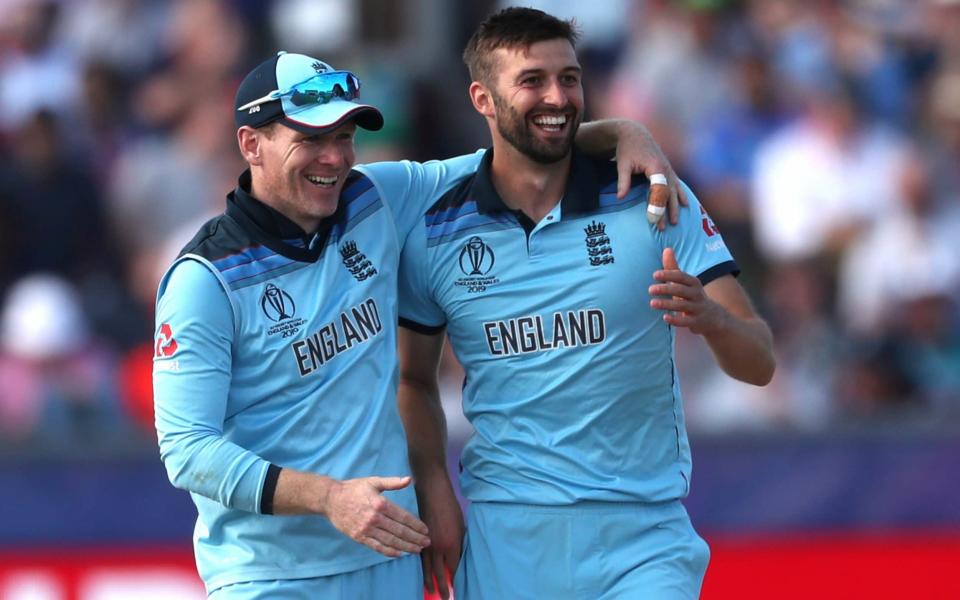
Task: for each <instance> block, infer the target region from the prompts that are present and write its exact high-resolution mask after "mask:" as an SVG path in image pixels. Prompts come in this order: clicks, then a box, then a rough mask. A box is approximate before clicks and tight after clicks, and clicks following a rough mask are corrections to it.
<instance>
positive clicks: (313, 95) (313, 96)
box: [290, 71, 360, 106]
mask: <svg viewBox="0 0 960 600" xmlns="http://www.w3.org/2000/svg"><path fill="white" fill-rule="evenodd" d="M359 97H360V80H359V79H357V76H356V75H354V74H353V73H348V72H347V71H333V72H330V73H320V74H319V75H317V76H316V77H312V78H310V79H308V80H306V81H304V82H303V83H300V84H298V85H296V86H294V88H293V92H292V94H291V96H290V101H291V102H292V103H293V104H294V105H296V106H306V105H309V104H326V103H327V102H330V101H331V100H333V99H334V98H341V99H343V100H354V99H356V98H359Z"/></svg>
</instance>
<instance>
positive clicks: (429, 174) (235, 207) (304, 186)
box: [154, 53, 667, 600]
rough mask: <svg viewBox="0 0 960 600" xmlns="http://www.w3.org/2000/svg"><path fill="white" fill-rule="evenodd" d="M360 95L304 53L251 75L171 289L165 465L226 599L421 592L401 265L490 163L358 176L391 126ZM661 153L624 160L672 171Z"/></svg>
mask: <svg viewBox="0 0 960 600" xmlns="http://www.w3.org/2000/svg"><path fill="white" fill-rule="evenodd" d="M359 93H360V81H359V79H358V78H357V77H356V76H355V75H354V74H352V73H350V72H347V71H338V70H335V69H333V68H331V67H330V66H329V65H327V64H325V63H323V62H322V61H319V60H316V59H314V58H311V57H308V56H304V55H301V54H287V53H280V54H278V55H277V56H275V57H273V58H271V59H269V60H267V61H265V62H263V63H262V64H261V65H259V66H258V67H256V68H255V69H254V70H253V71H251V72H250V74H248V75H247V76H246V78H244V80H243V81H242V83H241V84H240V87H239V89H238V91H237V94H236V99H235V104H234V114H235V121H236V125H237V143H238V146H239V149H240V152H241V153H242V155H243V158H244V159H245V160H246V162H247V163H248V164H249V169H248V170H246V171H245V172H244V173H243V174H242V175H241V176H240V178H239V182H238V185H237V187H236V189H235V190H234V191H232V192H231V193H230V194H228V196H227V201H226V211H225V212H224V213H223V214H222V215H220V216H218V217H216V218H214V219H212V220H211V221H209V222H208V223H207V224H206V225H204V226H203V227H202V228H201V230H200V231H199V232H198V233H197V235H196V236H195V237H194V239H193V240H192V241H191V242H190V243H189V244H187V246H186V247H185V248H184V249H183V251H182V252H181V254H180V256H179V257H178V258H177V260H176V261H175V262H174V264H173V265H172V266H171V267H170V269H169V270H168V271H167V273H166V274H165V275H164V277H163V279H162V281H161V283H160V287H159V291H158V294H157V312H156V315H157V316H156V320H157V330H156V346H155V348H156V353H155V356H154V398H155V405H156V423H157V432H158V437H159V443H160V454H161V458H162V459H163V461H164V464H165V466H166V469H167V472H168V475H169V477H170V480H171V481H172V483H173V484H174V485H176V486H177V487H180V488H183V489H186V490H189V491H190V492H191V494H192V496H193V500H194V503H195V504H196V506H197V512H198V518H197V523H196V528H195V533H194V548H195V553H196V560H197V569H198V571H199V573H200V575H201V577H202V578H203V580H204V583H205V584H206V587H207V591H208V593H209V594H210V597H211V598H217V599H225V598H229V599H236V598H244V599H246V598H285V599H287V598H325V599H334V600H336V599H338V598H342V599H347V598H349V599H354V598H384V599H390V600H394V599H412V598H421V597H422V575H421V563H420V559H419V557H418V556H416V554H417V553H418V552H419V551H420V550H422V549H423V548H424V547H426V546H427V545H428V544H429V543H430V539H429V538H428V530H427V527H426V526H425V524H424V523H423V522H422V521H421V520H420V519H419V518H417V516H416V513H417V506H416V499H415V496H414V491H413V489H412V488H411V487H410V482H411V477H410V467H409V463H408V459H407V446H406V440H405V436H404V430H403V426H402V424H401V421H400V417H399V415H398V411H397V405H396V390H397V354H396V343H397V339H396V329H397V328H396V323H397V277H398V263H399V260H400V250H401V248H402V246H403V243H404V240H405V239H406V237H407V234H408V233H409V232H410V230H411V229H412V228H413V227H414V225H415V223H417V222H418V221H419V219H420V217H421V216H422V214H423V210H424V209H425V208H426V205H427V202H428V201H429V200H430V199H431V198H434V197H436V196H437V195H438V194H442V193H443V192H444V191H446V190H447V189H449V188H450V187H451V186H452V185H453V184H454V183H455V182H456V181H458V180H460V179H462V178H463V177H465V176H467V175H468V174H470V173H472V172H473V171H475V170H476V166H477V163H478V162H479V159H480V155H479V154H475V155H468V156H464V157H459V158H453V159H449V160H446V161H439V162H438V161H434V162H429V163H423V164H420V163H411V162H393V163H377V164H372V165H361V166H357V167H354V160H355V157H354V147H353V139H354V133H355V131H356V128H357V127H363V128H366V129H370V130H377V129H380V127H381V126H382V124H383V117H382V116H381V114H380V112H379V111H378V110H377V109H376V108H374V107H372V106H370V105H367V104H362V103H361V102H360V101H359ZM610 125H612V126H613V128H614V129H618V130H619V126H616V125H615V124H610ZM602 127H604V126H603V125H601V128H602ZM609 133H610V132H609V131H608V132H607V133H603V131H602V129H601V133H600V134H599V138H598V140H599V141H598V144H599V146H598V147H597V149H598V151H600V150H606V151H608V153H609V151H612V150H613V146H612V145H611V146H609V147H604V145H603V140H608V139H610V137H611V136H610V135H608V134H609ZM613 137H616V136H613ZM646 141H648V137H647V136H645V134H644V135H641V136H640V143H636V140H634V142H635V143H634V144H632V147H633V148H634V149H639V151H638V152H633V153H632V154H633V155H631V156H625V157H623V159H624V160H625V161H626V162H627V163H628V164H631V165H633V164H637V162H639V159H638V156H637V154H639V155H640V156H641V157H642V156H650V155H651V153H654V155H656V156H658V157H660V158H662V155H659V149H657V148H655V145H654V146H653V147H651V146H650V145H649V144H648V143H646ZM628 145H631V144H628ZM627 154H631V153H630V152H628V153H627ZM648 162H649V161H648ZM647 167H648V168H652V169H659V168H666V167H667V165H666V164H665V160H663V161H661V160H659V159H657V160H654V161H652V164H648V165H647Z"/></svg>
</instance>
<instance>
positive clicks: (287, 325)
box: [260, 283, 303, 338]
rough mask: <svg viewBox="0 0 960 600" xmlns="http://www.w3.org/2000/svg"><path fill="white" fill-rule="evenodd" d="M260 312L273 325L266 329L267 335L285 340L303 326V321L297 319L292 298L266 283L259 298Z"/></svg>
mask: <svg viewBox="0 0 960 600" xmlns="http://www.w3.org/2000/svg"><path fill="white" fill-rule="evenodd" d="M260 310H262V311H263V315H264V316H265V317H266V318H267V319H269V320H270V321H272V322H273V323H274V324H273V325H271V326H270V327H268V328H267V335H268V336H271V335H279V336H280V337H281V338H287V337H290V336H292V335H293V334H295V333H296V332H297V331H299V329H300V328H301V327H302V326H303V319H301V318H299V317H297V316H296V315H297V305H296V303H295V302H294V301H293V297H292V296H291V295H290V294H288V293H287V292H286V291H285V290H283V289H282V288H279V287H277V286H276V285H274V284H272V283H268V284H267V287H265V288H264V289H263V294H261V296H260Z"/></svg>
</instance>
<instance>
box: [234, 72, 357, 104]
mask: <svg viewBox="0 0 960 600" xmlns="http://www.w3.org/2000/svg"><path fill="white" fill-rule="evenodd" d="M284 96H290V102H291V103H293V105H294V106H302V107H306V106H310V105H313V104H326V103H328V102H330V101H332V100H334V99H336V98H340V99H342V100H355V99H357V98H359V97H360V78H359V77H357V76H356V75H354V74H353V73H351V72H350V71H327V72H325V73H317V74H316V75H313V76H311V77H308V78H307V79H305V80H303V81H301V82H300V83H297V84H294V85H292V86H290V87H288V88H287V89H285V90H273V91H272V92H270V93H269V94H267V95H266V96H262V97H260V98H257V99H256V100H252V101H250V102H247V103H246V104H244V105H243V106H241V107H240V108H238V109H237V110H238V111H244V110H249V109H251V108H253V107H254V106H260V105H261V104H266V103H267V102H273V101H274V100H279V99H281V98H283V97H284Z"/></svg>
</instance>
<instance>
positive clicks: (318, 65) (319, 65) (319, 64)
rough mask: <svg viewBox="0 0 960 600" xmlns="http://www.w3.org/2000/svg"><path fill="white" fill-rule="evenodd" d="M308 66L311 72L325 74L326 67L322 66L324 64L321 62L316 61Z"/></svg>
mask: <svg viewBox="0 0 960 600" xmlns="http://www.w3.org/2000/svg"><path fill="white" fill-rule="evenodd" d="M310 66H311V67H313V70H314V71H316V72H317V73H326V72H327V67H326V65H324V64H323V63H322V62H320V61H319V60H318V61H316V62H314V63H313V64H312V65H310Z"/></svg>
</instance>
